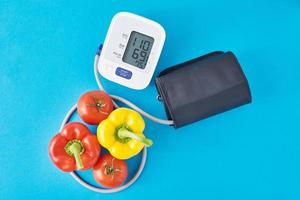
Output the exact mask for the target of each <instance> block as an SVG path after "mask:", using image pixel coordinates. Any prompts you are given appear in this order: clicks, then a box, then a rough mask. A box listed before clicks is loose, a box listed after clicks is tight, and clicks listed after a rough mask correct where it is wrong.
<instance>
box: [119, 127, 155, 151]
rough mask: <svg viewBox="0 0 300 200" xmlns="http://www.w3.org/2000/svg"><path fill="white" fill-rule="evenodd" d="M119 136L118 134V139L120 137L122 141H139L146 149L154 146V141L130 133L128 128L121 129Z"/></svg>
mask: <svg viewBox="0 0 300 200" xmlns="http://www.w3.org/2000/svg"><path fill="white" fill-rule="evenodd" d="M117 134H118V137H120V138H121V139H124V138H131V139H134V140H137V141H139V142H141V143H143V144H144V145H145V146H146V147H150V146H151V145H152V144H153V142H152V140H150V139H148V138H144V137H141V136H139V135H137V134H136V133H133V132H131V131H129V130H128V129H126V128H120V129H119V130H118V133H117Z"/></svg>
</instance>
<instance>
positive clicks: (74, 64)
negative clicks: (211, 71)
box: [0, 0, 300, 199]
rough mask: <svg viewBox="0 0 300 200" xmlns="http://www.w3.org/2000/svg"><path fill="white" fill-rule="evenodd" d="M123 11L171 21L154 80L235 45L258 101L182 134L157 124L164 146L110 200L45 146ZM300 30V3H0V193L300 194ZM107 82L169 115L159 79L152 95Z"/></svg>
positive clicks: (158, 142) (86, 86)
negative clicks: (66, 169)
mask: <svg viewBox="0 0 300 200" xmlns="http://www.w3.org/2000/svg"><path fill="white" fill-rule="evenodd" d="M119 11H130V12H134V13H137V14H140V15H143V16H146V17H148V18H151V19H153V20H155V21H157V22H159V23H160V24H162V25H163V26H164V28H165V30H166V33H167V40H166V43H165V46H164V49H163V52H162V55H161V58H160V61H159V64H158V67H157V70H156V72H155V74H156V75H157V74H158V73H159V72H160V71H161V70H163V69H165V68H166V67H169V66H172V65H174V64H177V63H181V62H183V61H186V60H189V59H191V58H194V57H197V56H200V55H202V54H206V53H208V52H210V51H215V50H225V51H226V50H231V51H233V52H234V53H235V54H236V55H237V57H238V58H239V61H240V63H241V65H242V67H243V69H244V71H245V74H246V75H247V78H248V80H249V83H250V87H251V90H252V95H253V103H252V104H250V105H247V106H243V107H240V108H237V109H234V110H232V111H230V112H226V113H224V114H220V115H217V116H214V117H211V118H209V119H206V120H203V121H201V122H197V123H194V124H192V125H189V126H186V127H183V128H181V129H178V130H174V129H173V128H172V127H167V126H162V125H158V124H155V123H153V122H150V121H147V128H146V131H145V132H146V134H147V135H148V136H149V137H150V138H152V139H153V140H154V142H155V144H154V146H153V147H151V149H149V157H148V160H147V164H146V168H145V170H144V172H143V174H142V176H141V177H140V178H139V179H138V181H137V182H136V184H134V185H133V186H132V187H130V188H129V189H128V190H125V191H123V192H121V193H117V194H113V195H103V194H96V193H93V192H91V191H88V190H87V189H85V188H83V187H81V186H80V185H79V184H77V183H76V182H75V181H74V180H73V179H72V178H71V177H70V176H69V175H68V174H65V173H61V172H60V171H59V170H58V169H57V168H56V167H55V166H54V165H53V164H52V163H51V161H50V159H49V156H48V152H47V146H48V142H49V140H50V138H51V137H52V136H53V135H54V134H55V133H57V131H58V129H59V124H60V122H61V120H62V119H63V117H64V115H65V113H66V112H67V111H68V109H69V108H70V107H71V106H72V105H73V104H74V103H76V101H77V99H78V98H79V96H80V94H82V93H83V92H85V91H87V90H91V89H96V88H97V85H96V82H95V80H94V77H93V69H92V65H93V58H94V55H95V51H96V49H97V47H98V44H99V43H102V42H103V40H104V37H105V34H106V32H107V29H108V26H109V23H110V20H111V18H112V16H113V15H114V14H115V13H117V12H119ZM299 37H300V3H299V1H297V0H287V1H283V0H281V1H280V0H275V1H264V2H262V1H201V2H200V1H195V0H194V1H192V0H185V1H158V0H152V1H148V0H146V1H137V0H133V1H129V0H124V1H102V2H100V1H94V2H86V1H82V2H75V1H72V2H70V1H48V0H30V1H5V0H2V1H1V0H0V102H1V103H0V125H1V131H0V145H1V149H2V150H1V154H0V162H1V167H0V195H1V199H22V198H26V199H54V198H56V199H65V198H69V199H71V198H72V199H141V198H142V199H151V198H153V199H155V198H173V199H174V198H176V199H178V198H197V199H200V198H201V199H300V189H299V188H300V170H299V169H300V160H299V153H300V145H299V144H300V142H299V141H300V136H299V126H298V124H299V119H300V115H299V111H300V110H299V106H300V105H299V104H300V103H299V102H300V101H299V99H300V92H299V80H300V75H299V74H300V69H299V67H300V62H299V55H300V50H299V45H300V39H299ZM104 84H105V87H106V88H108V91H109V92H110V93H111V94H117V95H121V96H123V97H125V98H128V99H130V100H132V101H133V102H135V103H136V104H137V105H139V106H140V107H142V108H145V110H146V111H148V112H150V113H154V114H156V115H157V116H159V117H165V114H164V110H163V106H162V104H161V103H160V102H158V101H156V99H155V97H156V95H157V92H156V89H155V86H154V84H153V82H152V84H151V85H150V86H149V87H148V88H147V89H145V90H142V91H134V90H130V89H127V88H124V87H122V86H119V85H116V84H114V83H111V82H109V81H104ZM145 96H147V98H145ZM149 97H150V98H149ZM135 159H136V160H137V161H138V160H139V158H135ZM130 166H131V168H132V169H134V168H136V167H137V164H130ZM86 173H87V174H85V177H86V178H87V179H88V180H90V181H91V182H92V183H93V179H92V177H91V175H90V174H88V172H86Z"/></svg>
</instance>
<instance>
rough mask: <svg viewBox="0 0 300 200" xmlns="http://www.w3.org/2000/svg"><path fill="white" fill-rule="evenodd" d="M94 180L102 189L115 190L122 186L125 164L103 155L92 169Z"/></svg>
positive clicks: (125, 171) (125, 172)
mask: <svg viewBox="0 0 300 200" xmlns="http://www.w3.org/2000/svg"><path fill="white" fill-rule="evenodd" d="M93 175H94V178H95V180H96V181H97V182H98V183H99V184H100V185H102V186H103V187H108V188H115V187H118V186H120V185H122V184H123V183H124V182H125V180H126V178H127V176H128V168H127V165H126V162H125V161H123V160H119V159H117V158H114V157H113V156H111V155H110V154H105V155H103V156H101V157H100V158H99V160H98V161H97V163H96V164H95V165H94V168H93Z"/></svg>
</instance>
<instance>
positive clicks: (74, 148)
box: [65, 139, 84, 169]
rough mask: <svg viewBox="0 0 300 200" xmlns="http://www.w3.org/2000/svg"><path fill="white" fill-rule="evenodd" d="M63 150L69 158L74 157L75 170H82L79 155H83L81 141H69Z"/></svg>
mask: <svg viewBox="0 0 300 200" xmlns="http://www.w3.org/2000/svg"><path fill="white" fill-rule="evenodd" d="M65 150H66V152H67V153H68V154H69V155H70V156H74V158H75V161H76V166H77V169H82V168H83V164H82V161H81V158H80V154H82V153H83V151H84V148H83V145H82V143H81V141H79V140H76V139H75V140H71V141H69V142H68V143H67V145H66V146H65Z"/></svg>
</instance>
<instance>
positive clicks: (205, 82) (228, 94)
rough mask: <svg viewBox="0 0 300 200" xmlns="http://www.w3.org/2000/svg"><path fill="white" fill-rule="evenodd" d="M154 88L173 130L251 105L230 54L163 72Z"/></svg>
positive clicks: (210, 56) (244, 81) (216, 54)
mask: <svg viewBox="0 0 300 200" xmlns="http://www.w3.org/2000/svg"><path fill="white" fill-rule="evenodd" d="M155 84H156V88H157V90H158V93H159V96H160V98H161V100H162V101H163V103H164V106H165V110H166V113H167V116H168V118H169V119H170V120H173V121H174V127H175V128H178V127H181V126H184V125H186V124H190V123H192V122H195V121H198V120H200V119H204V118H207V117H209V116H212V115H215V114H217V113H221V112H224V111H227V110H229V109H232V108H235V107H238V106H241V105H244V104H247V103H250V102H251V93H250V89H249V85H248V81H247V79H246V77H245V75H244V73H243V71H242V69H241V66H240V64H239V62H238V61H237V58H236V57H235V56H234V54H233V53H232V52H226V53H224V52H222V51H217V52H212V53H209V54H207V55H204V56H201V57H198V58H196V59H193V60H190V61H187V62H185V63H182V64H179V65H176V66H173V67H170V68H167V69H165V70H164V71H162V72H161V73H160V74H159V76H158V77H157V78H156V80H155Z"/></svg>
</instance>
